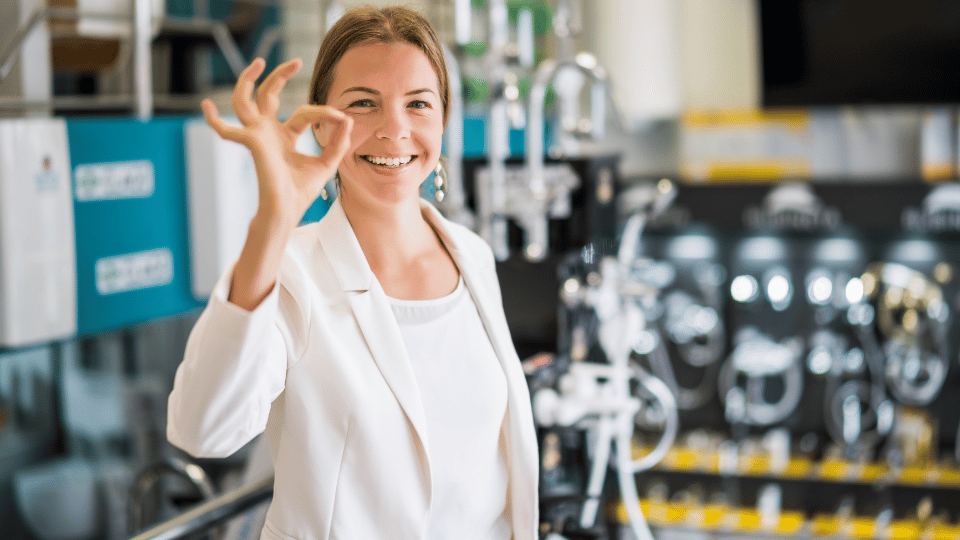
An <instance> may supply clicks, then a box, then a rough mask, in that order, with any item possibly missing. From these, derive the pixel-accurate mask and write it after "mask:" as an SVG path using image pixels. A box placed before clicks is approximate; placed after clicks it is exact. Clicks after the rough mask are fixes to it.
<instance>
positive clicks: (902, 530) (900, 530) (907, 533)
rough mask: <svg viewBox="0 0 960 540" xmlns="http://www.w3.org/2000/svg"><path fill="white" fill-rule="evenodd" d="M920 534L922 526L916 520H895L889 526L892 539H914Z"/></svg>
mask: <svg viewBox="0 0 960 540" xmlns="http://www.w3.org/2000/svg"><path fill="white" fill-rule="evenodd" d="M919 535H920V526H919V525H918V524H917V522H916V521H894V522H893V523H891V524H890V526H889V527H887V538H889V539H890V540H913V539H915V538H916V537H917V536H919Z"/></svg>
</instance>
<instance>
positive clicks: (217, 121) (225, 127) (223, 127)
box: [200, 99, 244, 144]
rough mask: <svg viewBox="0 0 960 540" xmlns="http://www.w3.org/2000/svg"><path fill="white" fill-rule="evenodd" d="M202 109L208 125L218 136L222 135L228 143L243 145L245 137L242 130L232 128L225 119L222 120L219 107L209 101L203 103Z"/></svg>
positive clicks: (201, 104) (201, 103)
mask: <svg viewBox="0 0 960 540" xmlns="http://www.w3.org/2000/svg"><path fill="white" fill-rule="evenodd" d="M200 108H202V109H203V116H204V118H206V119H207V123H208V124H210V127H212V128H213V130H214V131H216V132H217V135H220V137H222V138H224V139H226V140H228V141H233V142H238V143H241V144H243V139H244V137H243V132H242V130H241V129H240V128H238V127H236V126H231V125H230V124H228V123H227V122H225V121H224V120H223V118H220V113H219V112H218V111H217V106H216V105H214V103H213V102H212V101H210V100H209V99H205V100H203V101H201V102H200Z"/></svg>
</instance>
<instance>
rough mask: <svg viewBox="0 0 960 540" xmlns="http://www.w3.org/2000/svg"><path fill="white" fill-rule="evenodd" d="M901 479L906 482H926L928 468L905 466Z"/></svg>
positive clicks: (901, 472)
mask: <svg viewBox="0 0 960 540" xmlns="http://www.w3.org/2000/svg"><path fill="white" fill-rule="evenodd" d="M900 481H901V482H903V483H904V484H925V483H926V481H927V470H926V469H924V468H921V467H904V468H903V470H902V471H900Z"/></svg>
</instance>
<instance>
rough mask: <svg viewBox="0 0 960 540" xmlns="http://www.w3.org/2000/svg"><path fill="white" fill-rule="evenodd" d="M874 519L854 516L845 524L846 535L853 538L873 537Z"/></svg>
mask: <svg viewBox="0 0 960 540" xmlns="http://www.w3.org/2000/svg"><path fill="white" fill-rule="evenodd" d="M875 529H876V521H874V520H872V519H870V518H855V519H853V520H852V521H851V523H849V524H848V525H847V531H848V533H847V534H848V535H849V536H852V537H854V538H873V535H874V532H875Z"/></svg>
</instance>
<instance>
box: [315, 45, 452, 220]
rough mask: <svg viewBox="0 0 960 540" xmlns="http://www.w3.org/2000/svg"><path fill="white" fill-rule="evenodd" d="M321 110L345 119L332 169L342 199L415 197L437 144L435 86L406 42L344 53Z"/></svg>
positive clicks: (423, 59)
mask: <svg viewBox="0 0 960 540" xmlns="http://www.w3.org/2000/svg"><path fill="white" fill-rule="evenodd" d="M327 104H328V105H330V106H332V107H335V108H336V109H339V110H341V111H343V112H344V113H346V114H348V115H350V116H351V117H352V118H353V131H352V132H351V134H350V149H349V150H348V151H347V154H346V155H345V156H344V158H343V161H341V162H340V167H339V172H340V178H341V182H342V183H343V186H344V190H345V191H346V193H347V196H348V197H349V196H352V195H354V194H355V193H356V194H357V195H359V196H360V197H362V198H372V199H374V200H376V201H379V202H382V203H388V202H395V201H398V200H403V199H407V198H409V197H419V186H420V184H421V183H422V182H423V181H424V180H425V179H426V178H427V176H428V175H429V174H430V172H431V171H432V170H433V169H434V167H436V164H437V160H438V159H439V158H440V147H441V144H442V142H443V110H442V104H441V101H440V85H439V81H438V79H437V74H436V73H435V72H434V70H433V66H432V65H431V64H430V61H429V60H428V59H427V56H426V55H425V54H424V53H423V51H421V50H420V49H418V48H417V47H415V46H413V45H410V44H409V43H389V44H388V43H372V44H367V45H358V46H356V47H353V48H351V49H349V50H348V51H347V52H346V53H345V54H344V55H343V57H342V58H341V59H340V61H339V63H338V64H337V67H336V71H335V73H334V80H333V84H332V85H331V87H330V93H329V95H328V97H327Z"/></svg>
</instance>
